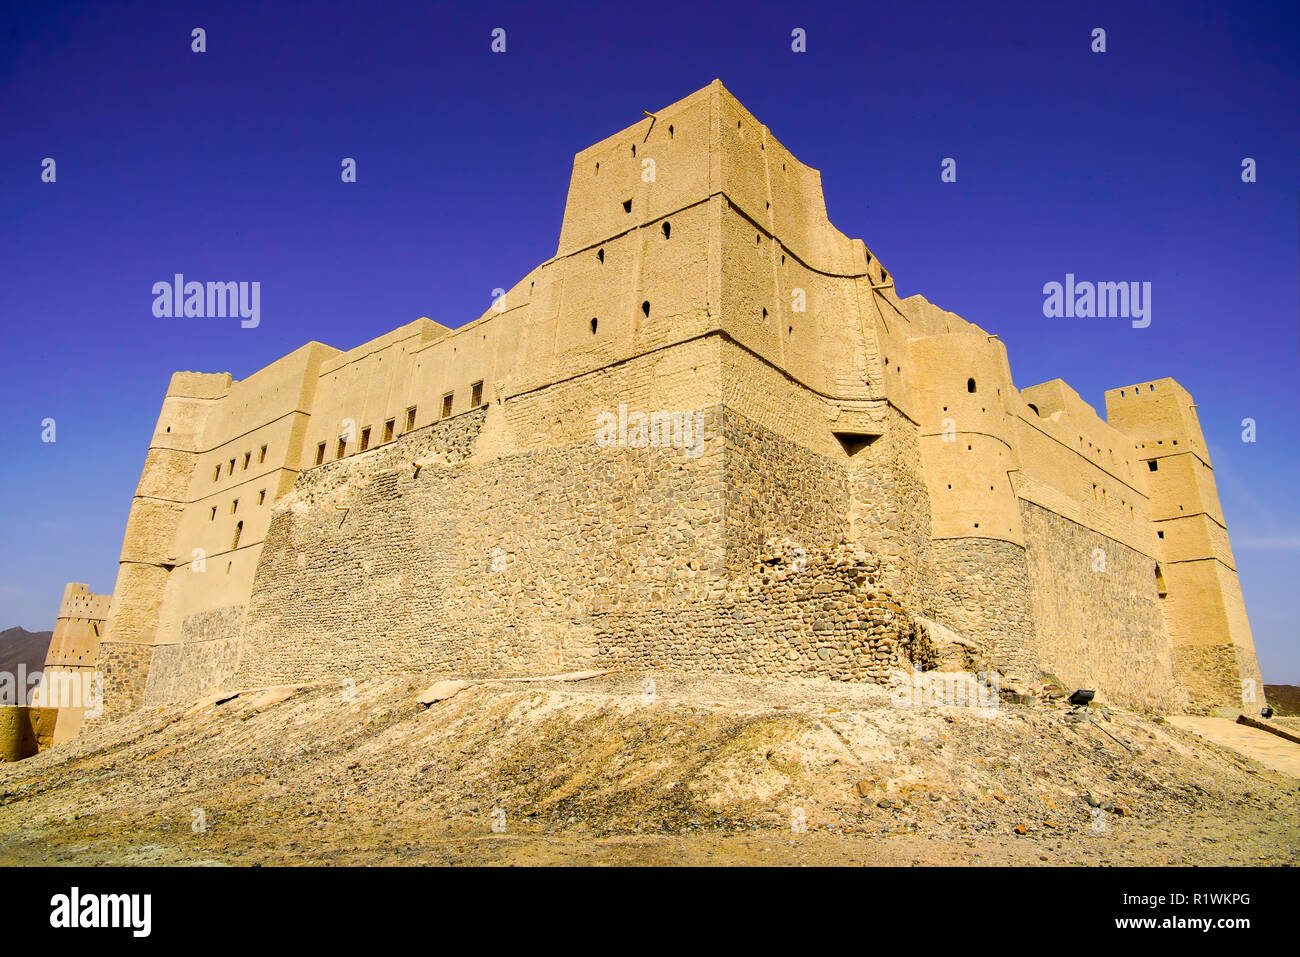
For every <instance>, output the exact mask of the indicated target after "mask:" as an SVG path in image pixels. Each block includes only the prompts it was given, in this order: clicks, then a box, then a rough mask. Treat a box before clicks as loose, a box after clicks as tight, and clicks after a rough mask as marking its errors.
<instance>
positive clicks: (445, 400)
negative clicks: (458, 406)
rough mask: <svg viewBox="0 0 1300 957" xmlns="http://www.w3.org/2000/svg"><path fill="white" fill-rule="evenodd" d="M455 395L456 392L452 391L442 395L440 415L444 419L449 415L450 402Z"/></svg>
mask: <svg viewBox="0 0 1300 957" xmlns="http://www.w3.org/2000/svg"><path fill="white" fill-rule="evenodd" d="M455 395H456V393H454V392H448V393H447V394H446V395H444V396H443V397H442V417H443V418H444V419H447V418H450V417H451V403H452V399H453V398H454V397H455Z"/></svg>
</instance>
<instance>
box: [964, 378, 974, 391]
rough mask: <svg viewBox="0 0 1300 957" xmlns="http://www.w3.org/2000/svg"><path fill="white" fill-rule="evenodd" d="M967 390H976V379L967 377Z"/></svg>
mask: <svg viewBox="0 0 1300 957" xmlns="http://www.w3.org/2000/svg"><path fill="white" fill-rule="evenodd" d="M966 391H967V392H974V391H975V380H974V379H967V380H966Z"/></svg>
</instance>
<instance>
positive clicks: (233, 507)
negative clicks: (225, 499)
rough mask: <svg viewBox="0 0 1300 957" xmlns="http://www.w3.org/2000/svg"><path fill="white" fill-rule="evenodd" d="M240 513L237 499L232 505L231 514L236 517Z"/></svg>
mask: <svg viewBox="0 0 1300 957" xmlns="http://www.w3.org/2000/svg"><path fill="white" fill-rule="evenodd" d="M238 511H239V499H235V500H234V501H233V502H231V503H230V514H231V515H234V514H235V513H236V512H238Z"/></svg>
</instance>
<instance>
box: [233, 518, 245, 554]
mask: <svg viewBox="0 0 1300 957" xmlns="http://www.w3.org/2000/svg"><path fill="white" fill-rule="evenodd" d="M242 534H244V523H243V522H239V523H237V524H236V525H235V537H234V538H233V539H232V540H231V542H230V547H231V549H236V548H238V547H239V536H240V535H242Z"/></svg>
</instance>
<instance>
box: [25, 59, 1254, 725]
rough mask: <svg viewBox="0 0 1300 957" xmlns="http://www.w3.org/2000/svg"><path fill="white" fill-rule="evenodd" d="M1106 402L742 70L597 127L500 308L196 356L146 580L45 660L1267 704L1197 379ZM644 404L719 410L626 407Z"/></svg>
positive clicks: (119, 590) (146, 517)
mask: <svg viewBox="0 0 1300 957" xmlns="http://www.w3.org/2000/svg"><path fill="white" fill-rule="evenodd" d="M647 158H652V159H653V160H654V161H655V164H654V168H655V170H656V175H655V176H654V177H653V178H652V181H649V182H647V181H646V180H645V179H644V178H643V177H642V169H643V166H642V162H643V160H644V159H647ZM1105 402H1106V409H1105V413H1106V414H1105V418H1104V419H1103V418H1102V417H1101V416H1099V415H1098V414H1097V412H1096V411H1095V410H1094V409H1093V408H1092V407H1091V406H1090V405H1089V404H1088V403H1087V402H1085V401H1084V400H1083V399H1082V398H1081V397H1080V396H1079V395H1078V394H1077V393H1076V392H1075V391H1074V390H1073V389H1072V388H1071V387H1070V386H1069V385H1067V384H1066V383H1065V382H1064V381H1062V380H1060V379H1054V380H1052V381H1049V382H1044V383H1040V384H1038V385H1033V386H1029V387H1027V388H1017V387H1016V385H1015V384H1014V382H1013V380H1012V375H1011V370H1010V367H1009V364H1008V359H1007V350H1006V347H1005V346H1004V345H1003V343H1002V342H1001V341H1000V340H999V339H998V338H997V336H996V335H993V334H990V333H988V332H986V331H985V330H984V329H982V328H980V327H979V326H977V325H975V324H974V323H971V322H968V321H966V320H964V319H962V318H960V317H959V316H957V315H954V314H953V313H951V312H947V311H945V310H944V309H941V308H939V307H937V306H935V305H932V304H931V303H929V302H928V301H926V300H925V299H924V298H922V297H921V296H919V295H913V296H910V297H907V298H901V297H899V295H898V293H897V291H896V288H895V281H894V277H893V275H892V274H891V273H890V272H889V271H888V270H887V269H886V268H885V267H884V266H883V264H882V263H881V262H880V261H879V259H878V258H877V257H876V256H874V255H873V254H872V252H871V251H870V250H869V249H868V248H867V247H866V246H865V245H864V244H863V242H862V241H860V240H856V239H849V238H848V237H846V236H844V235H843V234H841V233H840V232H839V231H838V230H837V229H836V228H835V227H834V226H832V225H831V223H830V221H829V219H828V217H827V212H826V207H825V200H824V197H823V193H822V188H821V181H820V175H819V174H818V172H817V171H816V170H815V169H812V168H810V167H808V166H806V165H804V164H803V163H801V162H800V161H799V160H798V159H796V158H795V156H794V155H793V154H792V153H791V152H790V151H789V150H787V149H786V148H785V146H783V145H782V144H781V143H780V142H779V141H777V140H776V139H775V138H774V137H773V136H772V134H771V132H770V131H769V130H768V129H767V128H766V127H765V126H763V125H762V124H761V123H760V122H759V121H758V120H757V119H756V118H755V117H753V116H752V115H751V114H750V113H749V112H747V111H746V110H745V108H744V107H743V106H742V105H741V104H740V103H739V102H738V101H737V100H736V99H735V98H734V97H733V96H732V95H731V94H730V93H729V92H728V91H727V90H726V89H725V88H724V87H723V86H722V84H721V83H720V82H718V81H714V82H713V83H712V84H710V85H709V86H707V87H705V88H704V89H702V90H699V91H697V92H695V93H693V94H691V95H690V96H688V97H686V98H685V99H683V100H681V101H679V102H677V103H674V104H672V105H671V106H668V107H666V108H664V109H662V110H660V111H658V112H657V113H655V114H653V115H650V114H647V115H646V117H645V118H643V119H641V120H640V121H639V122H637V123H636V124H634V125H632V126H630V127H628V128H627V129H624V130H622V131H621V132H619V133H617V134H615V135H613V136H611V137H609V138H608V139H605V140H603V141H601V142H599V143H597V144H595V145H594V146H591V147H589V148H587V149H585V150H583V151H582V152H580V153H578V154H577V156H576V157H575V159H574V163H573V170H572V175H571V180H570V184H569V191H568V199H567V202H566V206H565V211H564V217H563V222H562V224H561V228H560V236H559V243H558V247H557V249H556V252H555V255H554V256H552V257H551V258H550V259H548V260H547V261H545V262H543V263H541V264H540V265H538V266H537V267H536V268H535V269H533V270H532V271H531V272H529V273H528V274H527V275H526V276H524V277H522V278H521V279H520V280H519V281H518V282H517V283H516V284H515V285H514V286H513V287H512V288H510V289H509V290H507V291H506V292H505V295H504V297H503V298H502V299H501V300H499V301H498V303H497V304H495V305H494V306H493V307H491V308H489V309H488V310H487V311H485V312H484V314H483V315H482V316H480V317H479V318H477V319H475V320H473V321H470V322H468V323H466V324H464V325H461V326H460V327H458V328H455V329H452V328H448V327H446V326H443V325H440V324H439V323H437V322H434V321H431V320H430V319H427V318H420V319H417V320H416V321H414V322H409V323H407V324H405V325H401V326H399V327H398V328H396V329H393V330H392V331H390V332H387V333H385V334H384V335H382V336H379V337H378V338H375V339H372V340H371V341H369V342H366V343H363V344H361V345H358V346H355V347H353V348H351V349H348V350H346V351H341V350H339V349H336V348H333V347H331V346H328V345H324V344H322V343H319V342H309V343H307V344H306V345H304V346H302V347H301V348H299V349H297V350H295V351H294V352H292V353H290V354H288V355H286V356H284V357H283V358H280V359H278V360H276V361H275V362H273V363H271V364H270V365H268V366H266V367H265V368H263V369H260V370H258V371H256V372H254V373H252V374H251V375H248V376H247V377H246V378H244V379H240V380H235V379H233V378H232V377H231V375H230V374H229V373H218V374H205V373H198V372H177V373H175V375H173V376H172V379H171V382H170V385H169V386H168V388H167V391H166V394H165V396H164V397H163V401H162V409H161V412H160V414H159V417H158V422H157V427H156V429H155V432H154V434H153V437H152V439H151V440H150V442H149V448H148V451H147V453H146V455H145V459H144V465H143V470H142V474H141V477H140V482H139V487H138V489H137V492H136V495H135V498H134V500H133V502H132V505H131V509H130V514H129V517H128V521H127V526H126V531H125V536H124V541H123V545H122V552H121V557H120V566H119V572H118V577H117V581H116V585H115V587H114V589H113V592H112V595H111V596H95V595H91V594H90V593H89V592H88V591H87V590H86V589H85V588H84V586H69V592H68V593H67V594H65V597H64V603H63V607H62V608H61V609H60V612H59V628H58V629H57V630H56V633H55V638H54V641H53V642H52V645H51V651H50V656H51V657H50V662H49V663H50V664H51V665H55V666H57V667H60V668H69V669H80V668H87V667H89V665H88V663H89V662H93V667H94V669H96V670H97V671H98V672H100V673H102V675H103V682H104V702H103V708H104V713H105V714H107V715H114V714H119V713H121V712H123V711H126V710H129V709H133V708H138V707H141V706H146V705H155V704H161V703H165V702H172V701H179V700H184V699H186V698H196V697H199V696H201V695H203V694H205V693H208V692H210V691H213V690H214V689H219V688H228V687H256V686H264V685H272V684H277V683H289V682H317V681H338V680H341V679H344V678H347V677H361V676H363V675H371V674H376V673H394V672H415V673H443V674H461V675H470V674H473V675H484V674H504V675H508V674H528V673H536V672H538V671H539V670H541V669H548V670H554V669H573V668H608V669H628V670H634V671H646V672H654V671H657V670H665V671H684V672H695V673H717V674H728V675H752V676H761V677H768V678H801V677H819V678H830V679H837V680H842V681H846V682H873V681H874V682H886V681H889V680H890V675H892V674H895V673H896V672H897V671H898V669H900V668H914V669H921V670H940V671H969V672H972V673H975V672H991V673H992V672H995V673H996V674H998V675H1000V676H1001V679H1002V684H1003V686H1004V688H1005V687H1011V688H1016V687H1020V688H1026V687H1032V686H1034V685H1036V684H1039V685H1041V684H1042V683H1045V682H1055V683H1058V684H1061V685H1063V686H1065V687H1066V688H1067V689H1069V688H1075V687H1085V688H1092V689H1096V690H1097V691H1098V693H1099V694H1100V695H1101V696H1103V697H1104V699H1106V700H1109V701H1113V702H1115V703H1117V704H1120V705H1124V706H1128V707H1133V708H1148V709H1159V710H1175V709H1181V710H1191V711H1200V712H1212V711H1214V710H1216V709H1221V708H1231V709H1234V710H1235V709H1239V708H1242V707H1244V706H1249V705H1251V704H1252V703H1254V702H1258V704H1262V694H1263V692H1262V682H1261V679H1260V674H1259V666H1258V664H1257V661H1256V657H1255V652H1254V646H1253V642H1252V638H1251V632H1250V626H1249V622H1248V619H1247V615H1246V609H1245V605H1244V602H1243V599H1242V593H1241V589H1240V586H1239V584H1238V580H1237V572H1236V566H1235V562H1234V560H1233V556H1232V551H1231V548H1230V546H1229V540H1228V532H1227V528H1226V526H1225V523H1224V518H1223V514H1222V511H1221V509H1220V506H1219V499H1218V494H1217V491H1216V488H1215V483H1214V473H1213V470H1212V467H1211V463H1210V458H1209V454H1208V452H1207V449H1206V442H1205V438H1204V436H1203V435H1202V433H1201V429H1200V426H1199V424H1198V421H1197V416H1196V411H1195V407H1194V404H1193V400H1192V397H1191V396H1190V395H1189V394H1188V392H1187V391H1186V390H1185V389H1184V388H1183V387H1182V386H1181V385H1179V383H1178V382H1176V381H1175V380H1173V379H1171V378H1159V379H1153V380H1151V381H1146V382H1139V383H1135V384H1132V385H1125V386H1122V387H1120V388H1116V389H1112V390H1110V391H1109V392H1107V393H1106V395H1105ZM623 409H630V410H634V411H635V410H640V411H641V412H643V413H648V412H649V411H650V410H656V411H657V412H658V413H659V415H660V416H669V417H671V416H681V417H683V418H682V421H689V422H692V423H699V425H700V430H701V431H700V432H699V433H698V434H696V435H695V436H694V441H693V442H692V443H690V444H689V445H688V446H687V447H682V446H683V445H684V444H686V443H673V442H658V443H652V442H648V441H647V442H644V443H640V442H633V441H631V440H630V438H629V440H628V441H602V440H601V438H602V436H603V435H604V431H608V429H607V428H606V429H605V430H603V429H602V423H603V424H604V426H605V427H608V426H609V423H610V421H611V417H614V418H615V419H616V418H617V417H618V416H620V414H621V412H620V410H623ZM627 428H628V429H629V431H635V430H634V429H632V427H631V426H628V427H627ZM605 437H606V438H608V436H605ZM1258 704H1256V706H1258Z"/></svg>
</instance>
